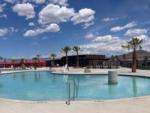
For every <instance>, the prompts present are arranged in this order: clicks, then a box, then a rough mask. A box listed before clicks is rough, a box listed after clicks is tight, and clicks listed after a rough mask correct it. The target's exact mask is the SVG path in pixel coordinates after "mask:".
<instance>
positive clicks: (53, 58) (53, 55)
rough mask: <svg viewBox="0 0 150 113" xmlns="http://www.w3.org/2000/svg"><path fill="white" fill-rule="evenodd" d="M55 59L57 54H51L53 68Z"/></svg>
mask: <svg viewBox="0 0 150 113" xmlns="http://www.w3.org/2000/svg"><path fill="white" fill-rule="evenodd" d="M55 57H56V54H54V53H53V54H51V57H50V58H51V59H52V62H51V65H52V66H55Z"/></svg>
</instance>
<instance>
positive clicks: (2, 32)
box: [0, 28, 9, 37]
mask: <svg viewBox="0 0 150 113" xmlns="http://www.w3.org/2000/svg"><path fill="white" fill-rule="evenodd" d="M8 32H9V30H8V29H7V28H0V37H3V36H5V35H6V34H7V33H8Z"/></svg>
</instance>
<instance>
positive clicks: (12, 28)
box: [0, 27, 17, 38]
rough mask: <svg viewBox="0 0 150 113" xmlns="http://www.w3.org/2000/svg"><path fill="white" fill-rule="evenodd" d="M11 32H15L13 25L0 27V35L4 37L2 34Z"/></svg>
mask: <svg viewBox="0 0 150 113" xmlns="http://www.w3.org/2000/svg"><path fill="white" fill-rule="evenodd" d="M13 32H17V29H15V28H14V27H9V28H0V37H3V38H4V36H6V35H9V34H11V33H13Z"/></svg>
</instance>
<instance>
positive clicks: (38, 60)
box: [36, 54, 41, 66]
mask: <svg viewBox="0 0 150 113" xmlns="http://www.w3.org/2000/svg"><path fill="white" fill-rule="evenodd" d="M40 57H41V55H40V54H37V55H36V60H37V64H38V66H39V65H40Z"/></svg>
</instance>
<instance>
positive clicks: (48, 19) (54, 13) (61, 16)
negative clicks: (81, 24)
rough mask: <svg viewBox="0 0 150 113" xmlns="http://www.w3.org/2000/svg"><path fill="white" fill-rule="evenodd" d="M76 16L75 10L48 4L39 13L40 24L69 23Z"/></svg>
mask: <svg viewBox="0 0 150 113" xmlns="http://www.w3.org/2000/svg"><path fill="white" fill-rule="evenodd" d="M73 15H74V9H72V8H67V7H61V6H59V5H54V4H48V5H47V6H46V7H44V8H43V9H42V10H41V11H40V13H39V23H40V24H50V23H60V22H67V21H68V20H69V19H70V18H71V17H72V16H73Z"/></svg>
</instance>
